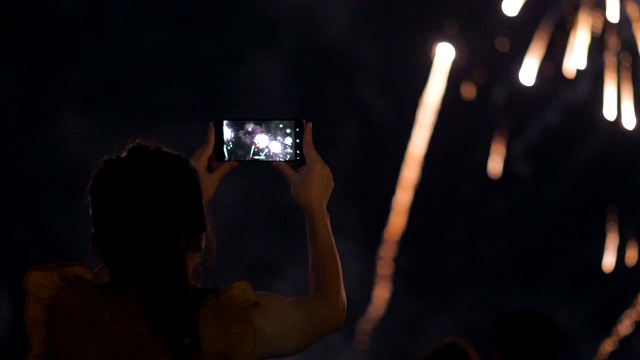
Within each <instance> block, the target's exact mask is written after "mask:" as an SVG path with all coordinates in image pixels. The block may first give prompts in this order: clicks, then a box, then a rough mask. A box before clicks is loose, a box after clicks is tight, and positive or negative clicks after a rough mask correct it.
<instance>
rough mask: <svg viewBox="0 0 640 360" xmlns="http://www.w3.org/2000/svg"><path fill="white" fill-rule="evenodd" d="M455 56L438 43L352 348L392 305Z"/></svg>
mask: <svg viewBox="0 0 640 360" xmlns="http://www.w3.org/2000/svg"><path fill="white" fill-rule="evenodd" d="M455 54H456V53H455V49H454V48H453V46H452V45H451V44H449V43H446V42H442V43H439V44H438V45H437V46H436V48H435V56H434V59H433V64H432V66H431V71H430V73H429V78H428V80H427V84H426V86H425V89H424V91H423V93H422V96H421V97H420V101H419V102H418V109H417V110H416V116H415V121H414V124H413V130H412V131H411V137H410V138H409V143H408V144H407V150H406V151H405V155H404V160H403V161H402V166H401V168H400V174H399V176H398V182H397V184H396V192H395V195H394V196H393V199H392V201H391V210H390V212H389V218H388V219H387V224H386V226H385V228H384V230H383V232H382V241H381V243H380V246H379V248H378V255H377V258H376V274H375V278H374V285H373V290H372V291H371V300H370V302H369V305H368V307H367V310H366V312H365V313H364V315H362V317H361V318H360V319H359V320H358V323H357V325H356V333H355V338H354V340H353V347H354V348H356V349H359V350H364V349H366V348H368V347H369V341H370V339H371V333H372V331H373V328H374V327H375V326H376V324H377V323H378V321H379V320H380V319H381V318H382V316H383V315H384V313H385V312H386V310H387V306H388V305H389V300H390V298H391V294H392V292H393V272H394V267H395V265H394V259H395V257H396V255H397V253H398V245H399V243H400V238H401V237H402V234H403V233H404V230H405V229H406V226H407V221H408V218H409V210H410V208H411V204H412V202H413V196H414V194H415V191H416V187H417V186H418V182H419V180H420V177H421V173H422V166H423V163H424V157H425V154H426V152H427V148H428V146H429V141H430V140H431V135H432V133H433V128H434V126H435V124H436V120H437V118H438V113H439V112H440V106H441V105H442V98H443V96H444V92H445V89H446V86H447V80H448V77H449V71H450V69H451V64H452V62H453V59H454V57H455Z"/></svg>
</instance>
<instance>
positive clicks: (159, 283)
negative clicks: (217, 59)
mask: <svg viewBox="0 0 640 360" xmlns="http://www.w3.org/2000/svg"><path fill="white" fill-rule="evenodd" d="M213 145H214V129H213V127H212V126H211V125H210V126H209V131H208V133H207V137H206V140H205V142H204V145H203V146H202V147H201V148H200V149H199V150H198V151H197V152H196V153H195V155H194V156H193V157H192V158H191V159H190V160H189V159H187V158H185V157H184V156H182V155H180V154H177V153H175V152H172V151H170V150H167V149H163V148H159V147H154V146H150V145H145V144H142V143H135V144H133V145H131V146H129V147H128V148H127V149H126V150H125V151H124V152H123V153H121V154H118V155H115V156H113V157H107V158H105V159H104V160H102V161H101V163H100V164H99V166H98V168H97V170H96V171H95V173H94V175H93V177H92V179H91V182H90V185H89V197H90V213H91V220H92V243H93V246H94V247H95V250H96V252H97V253H98V255H99V256H100V257H101V259H102V260H103V262H104V266H103V267H101V269H100V270H99V271H92V270H91V269H89V268H88V267H87V266H85V265H82V264H55V265H45V266H38V267H35V268H32V269H31V270H30V271H29V272H28V273H27V275H26V276H25V281H24V284H25V289H26V292H27V300H26V305H25V325H26V329H27V335H28V337H29V340H30V344H31V347H30V350H29V353H28V355H27V358H28V359H45V358H46V359H187V358H188V359H258V358H269V357H277V356H286V355H291V354H295V353H297V352H299V351H302V350H303V349H305V348H307V347H308V346H310V345H311V344H313V343H314V342H315V341H317V340H318V339H320V338H322V337H324V336H326V335H327V334H329V333H331V332H333V331H335V330H337V329H339V328H341V326H342V324H343V322H344V318H345V311H346V299H345V293H344V287H343V282H342V274H341V267H340V259H339V257H338V253H337V251H336V247H335V243H334V239H333V235H332V232H331V225H330V219H329V215H328V214H327V211H326V205H327V202H328V200H329V197H330V194H331V192H332V190H333V177H332V174H331V171H330V169H329V167H328V166H327V165H326V164H325V163H324V161H323V160H322V158H321V157H320V155H318V153H317V152H316V151H315V149H314V146H313V137H312V130H311V124H310V123H307V125H306V127H305V129H304V140H303V149H304V153H305V156H306V164H305V165H304V166H303V167H301V168H299V169H297V170H293V169H292V168H291V167H289V166H287V165H286V164H284V163H275V164H274V167H276V169H277V170H278V171H279V172H281V173H282V175H283V177H284V178H285V180H286V181H287V182H288V183H289V185H290V186H291V190H292V195H293V198H294V200H295V201H296V203H297V204H298V205H299V207H300V209H301V211H302V213H303V215H304V220H305V223H306V228H307V243H308V250H309V251H308V254H309V271H310V276H309V293H308V294H307V295H303V296H298V297H293V298H286V297H283V296H280V295H277V294H273V293H268V292H254V291H253V290H252V289H251V286H250V285H249V283H248V282H246V281H243V282H239V283H235V284H232V285H229V286H226V287H223V288H219V289H214V288H212V289H207V288H201V287H199V286H198V285H197V284H196V281H195V279H194V276H193V271H194V269H196V268H197V267H198V263H199V261H200V259H201V256H202V254H203V251H204V248H205V242H206V241H207V240H206V237H205V232H206V231H207V222H206V214H205V207H204V204H206V202H208V201H209V200H210V199H211V197H212V196H213V194H214V192H215V190H216V188H217V186H218V184H219V183H220V181H221V180H222V179H223V177H224V176H225V175H226V174H227V173H228V172H229V171H231V170H232V169H233V168H235V167H236V166H238V163H234V162H227V163H217V162H216V161H215V160H214V159H213V158H212V152H213Z"/></svg>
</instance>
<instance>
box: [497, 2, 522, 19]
mask: <svg viewBox="0 0 640 360" xmlns="http://www.w3.org/2000/svg"><path fill="white" fill-rule="evenodd" d="M525 1H526V0H502V12H503V13H504V14H505V15H507V16H508V17H514V16H518V13H519V12H520V9H522V5H524V3H525Z"/></svg>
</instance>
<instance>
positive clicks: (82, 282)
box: [24, 264, 257, 360]
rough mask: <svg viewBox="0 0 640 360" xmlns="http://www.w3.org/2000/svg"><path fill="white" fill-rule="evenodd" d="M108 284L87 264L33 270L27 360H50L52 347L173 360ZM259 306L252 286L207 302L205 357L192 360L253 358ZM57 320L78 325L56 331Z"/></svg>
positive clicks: (202, 332) (28, 280)
mask: <svg viewBox="0 0 640 360" xmlns="http://www.w3.org/2000/svg"><path fill="white" fill-rule="evenodd" d="M107 284H108V283H106V282H105V281H103V280H101V279H100V278H99V277H98V276H96V274H95V273H94V272H93V271H91V269H89V268H88V267H86V266H85V265H81V264H59V265H58V264H57V265H44V266H38V267H34V268H32V269H31V270H29V272H28V273H27V275H26V276H25V278H24V286H25V289H26V292H27V300H26V305H25V309H24V319H25V326H26V329H27V336H28V337H29V342H30V343H31V348H30V350H29V354H28V355H27V359H28V360H36V359H47V358H49V354H48V352H47V351H48V350H47V349H48V346H49V344H56V346H57V347H58V348H63V349H69V348H70V347H73V350H72V351H70V352H69V351H67V353H73V354H74V357H75V358H78V359H81V358H83V359H88V358H90V359H115V358H117V359H126V358H136V359H141V358H149V359H150V358H154V359H160V358H169V357H170V355H168V354H169V353H170V352H168V351H167V347H166V345H165V344H163V343H162V342H160V341H159V340H158V339H157V336H154V334H153V330H152V329H151V328H150V327H149V326H148V325H147V323H146V321H145V319H144V317H143V316H142V315H141V314H140V311H139V309H134V308H133V307H132V306H131V305H130V304H129V305H127V304H126V303H123V302H122V301H121V300H119V298H118V297H117V296H116V294H115V293H114V292H113V288H112V287H110V286H107ZM254 304H257V299H256V296H255V294H254V293H253V291H252V290H251V286H250V285H249V283H247V282H246V281H242V282H238V283H235V284H233V285H230V286H228V287H226V288H224V289H223V290H222V291H220V292H219V293H217V294H214V295H209V296H208V297H206V298H205V299H204V300H203V301H202V302H201V304H200V307H199V309H198V311H197V312H196V314H195V323H196V327H197V329H198V333H199V336H200V342H201V344H202V351H201V352H200V353H198V354H192V359H233V360H239V359H248V358H250V357H251V355H252V354H253V351H254V349H255V346H256V330H255V325H254V324H253V322H252V320H251V318H250V317H249V316H248V315H247V312H246V308H247V307H249V306H251V305H254ZM54 319H64V320H65V321H64V322H65V323H71V324H73V325H72V326H68V327H66V328H65V327H63V328H62V329H63V330H64V331H50V325H51V323H52V321H53V320H54ZM69 319H70V320H69ZM68 320H69V321H68Z"/></svg>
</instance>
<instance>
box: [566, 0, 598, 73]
mask: <svg viewBox="0 0 640 360" xmlns="http://www.w3.org/2000/svg"><path fill="white" fill-rule="evenodd" d="M592 7H593V6H592V2H591V1H587V0H585V1H583V2H582V3H581V4H580V8H579V9H578V16H577V18H576V21H575V23H574V24H573V28H572V29H571V33H570V34H569V41H568V42H567V50H566V52H565V54H564V60H563V61H562V74H563V75H564V76H565V77H566V78H567V79H573V78H575V77H576V72H577V70H584V69H585V68H586V67H587V55H588V53H589V45H590V44H591V29H592V27H593V15H592Z"/></svg>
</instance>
